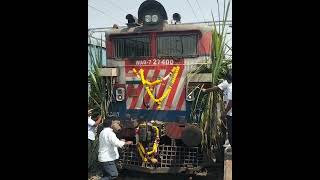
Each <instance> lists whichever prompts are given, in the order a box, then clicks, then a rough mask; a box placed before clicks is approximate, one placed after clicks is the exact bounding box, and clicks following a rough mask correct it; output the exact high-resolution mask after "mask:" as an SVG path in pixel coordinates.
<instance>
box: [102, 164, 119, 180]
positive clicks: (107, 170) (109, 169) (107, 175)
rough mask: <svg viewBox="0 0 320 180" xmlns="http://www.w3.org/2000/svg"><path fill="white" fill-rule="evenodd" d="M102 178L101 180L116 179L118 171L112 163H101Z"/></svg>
mask: <svg viewBox="0 0 320 180" xmlns="http://www.w3.org/2000/svg"><path fill="white" fill-rule="evenodd" d="M101 164H102V169H103V178H101V180H109V179H116V178H117V177H118V170H117V167H116V164H115V162H114V161H109V162H102V163H101Z"/></svg>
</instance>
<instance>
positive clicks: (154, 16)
mask: <svg viewBox="0 0 320 180" xmlns="http://www.w3.org/2000/svg"><path fill="white" fill-rule="evenodd" d="M158 20H159V18H158V15H152V22H154V23H155V22H158Z"/></svg>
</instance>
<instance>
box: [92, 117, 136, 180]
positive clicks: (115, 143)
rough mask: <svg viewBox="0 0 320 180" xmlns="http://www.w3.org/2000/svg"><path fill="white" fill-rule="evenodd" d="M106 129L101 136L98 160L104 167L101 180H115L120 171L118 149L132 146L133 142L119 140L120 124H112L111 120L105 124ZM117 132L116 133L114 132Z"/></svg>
mask: <svg viewBox="0 0 320 180" xmlns="http://www.w3.org/2000/svg"><path fill="white" fill-rule="evenodd" d="M103 126H104V129H103V130H102V131H101V133H100V135H99V155H98V160H99V162H101V164H102V167H103V178H101V180H109V179H115V178H117V177H118V170H117V167H116V164H115V160H116V159H119V152H118V148H122V147H123V146H124V145H130V144H132V141H127V142H126V141H125V140H124V139H122V140H119V139H118V138H117V136H116V134H115V132H117V131H119V130H120V129H121V128H120V126H119V124H117V123H112V120H111V119H108V120H106V121H104V122H103ZM114 131H115V132H114Z"/></svg>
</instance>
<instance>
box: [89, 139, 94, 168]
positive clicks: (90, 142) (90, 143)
mask: <svg viewBox="0 0 320 180" xmlns="http://www.w3.org/2000/svg"><path fill="white" fill-rule="evenodd" d="M92 144H93V141H92V140H90V139H88V169H89V168H90V166H91V159H92V157H91V156H92V153H91V151H92V149H91V147H92Z"/></svg>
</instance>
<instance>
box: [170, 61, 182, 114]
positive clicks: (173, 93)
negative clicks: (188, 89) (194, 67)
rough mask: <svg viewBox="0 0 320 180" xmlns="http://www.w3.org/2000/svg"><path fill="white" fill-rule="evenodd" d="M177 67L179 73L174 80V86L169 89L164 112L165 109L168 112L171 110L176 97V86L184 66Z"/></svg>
mask: <svg viewBox="0 0 320 180" xmlns="http://www.w3.org/2000/svg"><path fill="white" fill-rule="evenodd" d="M179 67H180V69H179V73H178V76H177V79H176V81H175V82H174V84H173V86H172V89H171V92H170V94H169V96H168V97H167V98H168V100H167V103H166V105H165V110H167V109H168V110H169V109H170V108H171V106H172V101H173V98H174V96H176V91H177V88H178V84H179V81H180V79H181V76H182V72H183V70H184V65H180V66H179ZM180 88H182V87H180ZM178 96H179V94H178Z"/></svg>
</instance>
